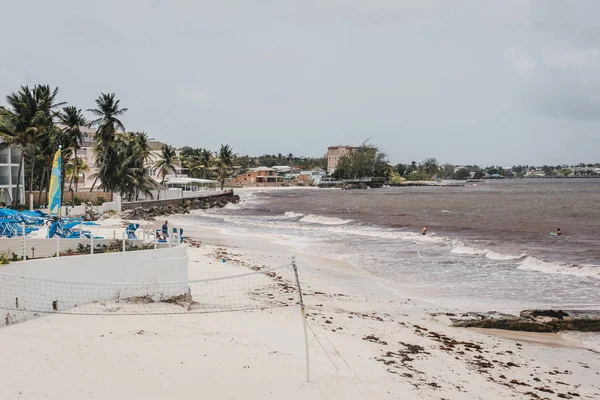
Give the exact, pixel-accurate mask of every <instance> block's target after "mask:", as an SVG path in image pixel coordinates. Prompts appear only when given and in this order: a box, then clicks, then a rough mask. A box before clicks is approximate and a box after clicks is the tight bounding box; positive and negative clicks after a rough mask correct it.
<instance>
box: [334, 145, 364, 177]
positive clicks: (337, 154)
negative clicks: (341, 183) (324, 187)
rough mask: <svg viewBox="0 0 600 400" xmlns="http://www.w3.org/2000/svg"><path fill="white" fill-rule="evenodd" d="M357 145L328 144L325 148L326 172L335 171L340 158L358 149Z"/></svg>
mask: <svg viewBox="0 0 600 400" xmlns="http://www.w3.org/2000/svg"><path fill="white" fill-rule="evenodd" d="M358 148H359V147H357V146H330V147H328V148H327V173H328V174H329V175H331V174H333V173H334V172H335V169H336V167H337V165H338V162H339V161H340V158H342V157H343V156H345V155H347V154H349V153H350V152H352V151H354V150H356V149H358Z"/></svg>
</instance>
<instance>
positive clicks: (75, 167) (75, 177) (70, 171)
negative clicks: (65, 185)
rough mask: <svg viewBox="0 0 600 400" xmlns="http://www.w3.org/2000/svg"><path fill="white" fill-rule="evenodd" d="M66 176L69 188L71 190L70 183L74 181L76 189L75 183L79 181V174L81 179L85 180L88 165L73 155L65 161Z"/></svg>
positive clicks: (88, 169)
mask: <svg viewBox="0 0 600 400" xmlns="http://www.w3.org/2000/svg"><path fill="white" fill-rule="evenodd" d="M65 170H66V176H67V178H68V179H69V182H70V184H69V190H71V185H72V184H73V182H74V183H75V191H77V184H78V183H79V175H81V174H83V179H84V180H85V174H86V173H87V172H89V171H90V168H89V167H88V165H87V164H86V163H85V161H83V159H81V158H77V157H74V158H73V160H71V161H70V162H69V163H67V165H66V167H65Z"/></svg>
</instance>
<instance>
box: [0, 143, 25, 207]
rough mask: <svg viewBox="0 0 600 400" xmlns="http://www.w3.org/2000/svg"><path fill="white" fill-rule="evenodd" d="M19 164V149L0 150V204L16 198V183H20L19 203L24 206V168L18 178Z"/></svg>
mask: <svg viewBox="0 0 600 400" xmlns="http://www.w3.org/2000/svg"><path fill="white" fill-rule="evenodd" d="M20 162H21V149H20V148H18V147H12V146H11V147H8V148H6V149H2V150H0V203H4V204H9V203H11V202H12V201H13V200H14V199H15V198H16V197H17V182H20V183H19V192H20V196H19V198H20V203H21V204H25V168H21V175H20V176H19V164H20Z"/></svg>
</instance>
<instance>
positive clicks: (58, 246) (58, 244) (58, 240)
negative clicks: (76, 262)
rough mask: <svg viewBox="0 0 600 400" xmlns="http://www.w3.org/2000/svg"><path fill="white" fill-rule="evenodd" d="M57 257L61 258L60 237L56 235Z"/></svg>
mask: <svg viewBox="0 0 600 400" xmlns="http://www.w3.org/2000/svg"><path fill="white" fill-rule="evenodd" d="M56 257H57V258H58V257H60V235H56Z"/></svg>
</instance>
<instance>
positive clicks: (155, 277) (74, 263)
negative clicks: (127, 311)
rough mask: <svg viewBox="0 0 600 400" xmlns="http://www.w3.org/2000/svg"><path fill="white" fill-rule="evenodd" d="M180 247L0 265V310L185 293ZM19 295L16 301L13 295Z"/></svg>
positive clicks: (60, 307)
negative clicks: (54, 303) (55, 302)
mask: <svg viewBox="0 0 600 400" xmlns="http://www.w3.org/2000/svg"><path fill="white" fill-rule="evenodd" d="M187 280H188V257H187V248H186V247H184V246H178V247H172V248H167V249H160V250H142V251H131V252H126V253H108V254H95V255H87V256H73V257H60V258H49V259H42V260H31V261H24V262H19V263H14V264H9V265H7V266H3V267H1V268H0V293H1V295H0V309H8V310H13V311H14V309H15V308H16V303H17V301H18V305H19V307H18V308H19V310H23V311H30V312H47V311H48V312H51V311H53V302H54V301H57V302H58V303H57V304H58V310H59V311H63V312H77V310H76V309H74V307H81V306H86V305H88V307H90V304H91V303H94V304H93V305H95V302H100V301H109V300H113V301H116V300H118V299H124V298H131V297H138V296H151V297H152V298H153V299H155V300H161V299H165V298H171V297H173V296H178V295H181V294H184V293H187V292H188V285H187ZM17 299H18V300H17Z"/></svg>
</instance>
